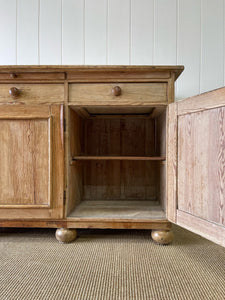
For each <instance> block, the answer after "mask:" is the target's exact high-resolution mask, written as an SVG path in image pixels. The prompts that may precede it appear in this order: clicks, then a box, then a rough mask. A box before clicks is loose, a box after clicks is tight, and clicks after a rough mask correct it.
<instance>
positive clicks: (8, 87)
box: [0, 83, 64, 104]
mask: <svg viewBox="0 0 225 300" xmlns="http://www.w3.org/2000/svg"><path fill="white" fill-rule="evenodd" d="M63 101H64V85H63V84H22V83H20V84H0V103H5V104H10V103H18V104H45V103H46V104H47V103H62V102H63Z"/></svg>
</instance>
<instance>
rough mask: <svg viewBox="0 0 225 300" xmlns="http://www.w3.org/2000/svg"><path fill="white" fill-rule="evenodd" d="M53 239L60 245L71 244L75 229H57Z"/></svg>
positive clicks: (75, 232)
mask: <svg viewBox="0 0 225 300" xmlns="http://www.w3.org/2000/svg"><path fill="white" fill-rule="evenodd" d="M55 237H56V239H57V240H58V241H59V242H60V243H71V242H73V241H74V240H75V239H76V237H77V231H76V229H68V228H58V229H57V230H56V233H55Z"/></svg>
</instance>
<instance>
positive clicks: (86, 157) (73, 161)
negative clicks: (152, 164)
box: [70, 155, 166, 165]
mask: <svg viewBox="0 0 225 300" xmlns="http://www.w3.org/2000/svg"><path fill="white" fill-rule="evenodd" d="M80 160H152V161H165V160H166V157H165V156H86V155H85V156H74V157H73V158H72V160H71V162H70V164H71V165H73V164H74V163H75V162H76V161H80Z"/></svg>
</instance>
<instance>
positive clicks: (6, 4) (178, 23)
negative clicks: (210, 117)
mask: <svg viewBox="0 0 225 300" xmlns="http://www.w3.org/2000/svg"><path fill="white" fill-rule="evenodd" d="M224 34H225V0H0V41H1V43H0V64H2V65H13V64H30V65H31V64H56V65H58V64H59V65H60V64H80V65H82V64H103V65H104V64H113V65H114V64H117V65H118V64H124V65H129V64H132V65H141V64H143V65H152V64H154V65H163V64H165V65H166V64H168V65H176V64H183V65H184V66H185V71H184V73H183V74H182V76H181V77H180V79H178V81H177V84H176V98H177V99H182V98H185V97H188V96H192V95H194V94H198V93H201V92H205V91H208V90H211V89H215V88H218V87H221V86H224V84H225V79H224V77H225V63H224V58H225V37H224Z"/></svg>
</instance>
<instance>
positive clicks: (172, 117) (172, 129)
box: [167, 103, 177, 223]
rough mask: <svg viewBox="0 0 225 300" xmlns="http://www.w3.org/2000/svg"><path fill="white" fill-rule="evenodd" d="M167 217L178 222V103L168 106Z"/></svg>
mask: <svg viewBox="0 0 225 300" xmlns="http://www.w3.org/2000/svg"><path fill="white" fill-rule="evenodd" d="M167 126H168V131H167V134H168V137H167V217H168V220H170V221H171V222H174V223H175V222H176V210H177V103H172V104H169V106H168V123H167Z"/></svg>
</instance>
